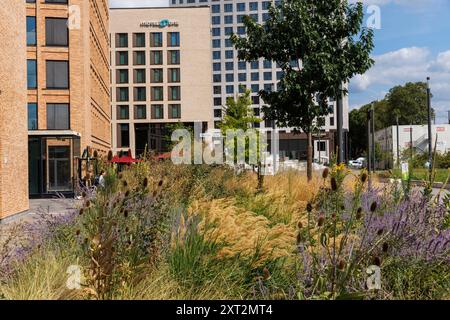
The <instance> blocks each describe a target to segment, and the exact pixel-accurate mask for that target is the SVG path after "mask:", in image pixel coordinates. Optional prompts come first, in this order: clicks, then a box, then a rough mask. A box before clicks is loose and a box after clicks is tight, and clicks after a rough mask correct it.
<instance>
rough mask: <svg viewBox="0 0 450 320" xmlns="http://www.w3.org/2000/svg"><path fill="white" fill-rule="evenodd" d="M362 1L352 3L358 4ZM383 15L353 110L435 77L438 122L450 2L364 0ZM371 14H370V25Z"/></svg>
mask: <svg viewBox="0 0 450 320" xmlns="http://www.w3.org/2000/svg"><path fill="white" fill-rule="evenodd" d="M355 1H356V0H350V2H355ZM363 2H364V4H365V5H366V9H367V8H368V7H369V6H370V5H376V6H378V8H379V10H380V18H381V20H380V23H381V24H380V27H381V28H380V29H378V30H375V50H374V52H373V58H374V59H375V61H376V63H375V66H374V67H373V68H372V69H371V70H369V71H368V72H367V73H366V74H364V75H362V76H357V77H355V78H354V79H352V81H351V83H350V98H349V99H350V108H351V109H353V108H358V107H360V106H362V105H364V104H366V103H369V102H371V101H373V100H377V99H382V98H383V97H384V95H385V94H386V93H387V92H388V91H389V89H390V88H391V87H393V86H395V85H401V84H404V83H406V82H408V81H425V80H426V77H427V76H430V77H431V86H432V92H433V96H434V97H433V107H434V108H435V109H436V111H437V122H438V123H446V122H447V111H449V110H450V41H449V35H450V0H363ZM110 3H111V6H112V7H114V6H121V7H125V6H131V7H133V6H141V7H145V6H165V5H168V0H110ZM370 18H371V15H370V14H368V15H367V17H366V20H369V19H370Z"/></svg>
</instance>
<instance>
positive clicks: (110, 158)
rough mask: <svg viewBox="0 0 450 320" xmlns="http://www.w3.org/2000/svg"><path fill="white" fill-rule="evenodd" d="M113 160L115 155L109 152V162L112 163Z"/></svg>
mask: <svg viewBox="0 0 450 320" xmlns="http://www.w3.org/2000/svg"><path fill="white" fill-rule="evenodd" d="M112 159H113V153H112V151H111V150H109V151H108V162H111V161H112Z"/></svg>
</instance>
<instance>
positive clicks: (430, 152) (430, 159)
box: [427, 77, 433, 179]
mask: <svg viewBox="0 0 450 320" xmlns="http://www.w3.org/2000/svg"><path fill="white" fill-rule="evenodd" d="M427 104H428V163H429V166H428V171H429V172H430V179H431V174H432V172H433V165H432V164H433V137H432V133H431V89H430V77H428V78H427Z"/></svg>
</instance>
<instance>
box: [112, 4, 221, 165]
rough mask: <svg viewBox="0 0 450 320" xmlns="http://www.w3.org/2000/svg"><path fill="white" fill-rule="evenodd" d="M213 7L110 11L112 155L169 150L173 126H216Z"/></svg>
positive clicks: (136, 154)
mask: <svg viewBox="0 0 450 320" xmlns="http://www.w3.org/2000/svg"><path fill="white" fill-rule="evenodd" d="M209 20H210V15H209V7H198V8H150V9H144V8H136V9H111V24H110V29H111V30H110V32H111V40H112V41H111V56H112V61H111V92H112V97H111V98H112V103H111V104H112V133H113V134H112V144H113V151H114V152H118V151H126V150H128V149H131V151H132V154H133V156H138V155H140V154H142V153H143V152H144V151H145V150H148V151H156V152H158V153H160V152H165V151H168V141H167V140H168V139H167V138H168V135H169V133H170V126H171V125H173V124H176V123H182V124H183V125H184V126H186V127H192V126H193V125H194V123H201V124H202V127H203V130H204V131H206V129H207V128H212V126H213V110H212V108H211V103H212V100H213V98H212V81H211V80H212V75H211V74H212V70H211V66H212V58H211V34H210V21H209Z"/></svg>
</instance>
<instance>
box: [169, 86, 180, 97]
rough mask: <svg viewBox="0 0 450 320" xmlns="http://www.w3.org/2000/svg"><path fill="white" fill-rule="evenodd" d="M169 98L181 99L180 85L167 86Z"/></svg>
mask: <svg viewBox="0 0 450 320" xmlns="http://www.w3.org/2000/svg"><path fill="white" fill-rule="evenodd" d="M169 100H170V101H178V100H181V88H180V87H178V86H177V87H169Z"/></svg>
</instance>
